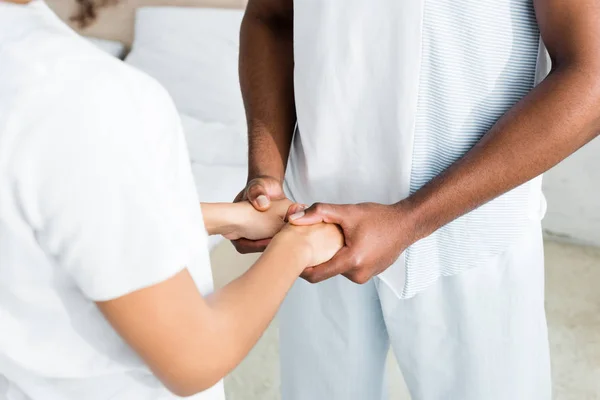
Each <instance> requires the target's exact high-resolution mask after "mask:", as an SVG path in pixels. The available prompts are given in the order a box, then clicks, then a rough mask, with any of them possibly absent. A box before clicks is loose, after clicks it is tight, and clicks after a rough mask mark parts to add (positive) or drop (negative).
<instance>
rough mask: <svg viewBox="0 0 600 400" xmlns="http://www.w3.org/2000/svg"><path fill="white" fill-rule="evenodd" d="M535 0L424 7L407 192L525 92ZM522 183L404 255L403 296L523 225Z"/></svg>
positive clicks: (459, 0) (532, 59)
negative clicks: (416, 101)
mask: <svg viewBox="0 0 600 400" xmlns="http://www.w3.org/2000/svg"><path fill="white" fill-rule="evenodd" d="M532 1H533V0H425V5H424V7H425V9H424V21H423V42H422V46H423V47H422V60H421V76H420V82H419V100H418V106H417V116H416V124H415V141H414V149H413V164H412V172H411V192H415V191H416V190H418V189H419V188H420V187H422V186H423V185H425V184H426V183H427V182H429V181H430V180H431V179H432V178H434V177H435V176H437V175H438V174H440V173H441V172H442V171H444V170H445V169H446V168H448V167H449V166H450V165H451V164H452V163H454V162H455V161H456V160H458V159H459V158H460V157H462V156H463V155H464V154H465V153H466V152H467V151H468V150H469V149H470V148H471V147H472V146H473V145H474V144H475V143H476V142H477V141H479V140H480V138H481V137H482V136H483V135H484V134H485V133H486V132H487V131H488V130H489V129H490V128H491V127H492V126H493V125H494V123H495V122H496V121H497V120H498V118H500V117H501V116H502V115H503V114H504V113H505V112H506V111H507V110H508V109H509V108H510V107H511V106H513V105H514V104H515V103H517V102H518V101H519V100H520V99H521V98H522V97H524V96H525V95H526V94H527V93H528V92H529V91H530V90H531V89H532V87H533V85H534V79H535V72H536V64H537V56H538V49H539V32H538V29H537V23H536V19H535V12H534V8H533V2H532ZM533 201H535V196H532V188H531V187H530V185H529V184H525V185H522V186H521V187H518V188H516V189H515V190H513V191H511V192H509V193H507V194H505V195H503V196H501V197H499V198H497V199H495V200H493V201H491V202H489V203H488V204H486V205H484V206H482V207H480V208H478V209H477V210H475V211H473V212H471V213H469V214H467V215H465V216H463V217H461V218H459V219H457V220H456V221H454V222H452V223H450V224H448V225H446V226H445V227H443V228H441V229H440V230H438V231H437V232H435V233H434V234H433V235H431V236H429V237H427V238H425V239H423V240H421V241H419V242H417V243H415V244H414V245H413V246H411V247H410V248H409V249H408V250H407V252H406V283H405V287H404V292H403V293H402V297H411V296H413V295H414V294H416V293H418V292H419V291H421V290H422V289H424V288H425V287H427V286H429V285H431V284H432V283H433V282H435V281H436V280H437V279H438V278H439V277H440V276H444V275H452V274H456V273H459V272H462V271H463V270H466V269H469V268H473V267H477V266H482V265H485V264H486V263H489V262H490V260H491V259H492V258H493V257H495V256H497V255H498V254H500V253H501V252H502V251H504V250H505V249H506V248H507V247H508V246H509V245H510V244H511V243H513V241H514V240H515V239H516V238H518V237H519V235H520V234H522V233H523V232H524V231H525V229H526V226H527V221H528V218H529V216H530V213H531V207H535V206H536V205H535V204H533V205H532V202H533Z"/></svg>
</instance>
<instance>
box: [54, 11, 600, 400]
mask: <svg viewBox="0 0 600 400" xmlns="http://www.w3.org/2000/svg"><path fill="white" fill-rule="evenodd" d="M46 1H47V3H48V4H49V5H50V7H51V8H53V9H54V10H55V12H56V13H57V14H58V15H59V16H60V17H61V18H63V19H64V20H65V21H67V22H68V23H69V24H70V25H71V26H72V27H73V28H74V29H76V30H78V31H79V32H80V33H82V34H83V35H85V36H87V37H89V38H90V40H91V41H93V42H94V44H96V45H97V46H100V47H101V48H102V49H104V50H105V51H107V52H109V53H111V54H112V55H114V56H115V57H118V58H121V59H123V60H124V62H126V63H128V64H130V65H131V66H133V67H135V68H138V69H141V70H143V71H145V72H146V73H148V74H150V75H152V76H153V77H155V78H156V79H157V80H159V81H160V82H161V83H162V84H163V85H164V86H165V87H166V88H167V90H168V91H169V92H170V94H171V96H172V97H173V98H174V100H175V103H176V105H177V107H178V109H179V112H180V114H181V118H182V122H183V126H184V129H185V132H186V136H187V139H188V144H189V147H190V159H191V162H192V168H193V171H194V175H195V179H196V183H197V187H198V192H199V195H200V198H201V200H202V201H230V200H231V199H233V198H234V196H235V195H236V194H237V192H239V190H241V188H242V187H243V186H244V184H245V179H246V170H245V165H246V131H245V120H244V112H243V107H242V103H241V95H240V93H239V87H238V81H237V54H238V33H239V32H238V31H239V24H240V21H241V18H242V14H243V8H244V6H245V4H246V1H245V0H120V1H119V0H46ZM544 192H545V194H546V197H547V200H548V212H547V215H546V218H545V221H544V229H545V234H546V239H547V240H546V271H547V273H546V276H547V283H546V285H547V301H546V309H547V312H548V323H549V328H550V341H551V351H552V368H553V378H554V397H555V399H560V400H567V399H569V400H571V399H573V400H593V399H600V139H597V140H595V141H594V142H592V143H591V144H590V145H588V146H587V147H585V148H583V149H582V150H580V151H579V152H578V153H576V154H575V155H574V156H572V157H571V158H569V159H567V160H566V161H564V162H563V163H562V164H561V165H559V166H558V167H556V168H555V169H553V170H552V171H550V172H549V173H548V174H546V177H545V181H544ZM211 247H212V258H213V271H214V274H215V279H216V282H217V285H223V284H225V283H227V282H229V281H230V280H232V279H234V278H235V277H237V276H238V275H239V274H241V273H242V272H243V271H244V270H245V269H246V268H247V267H248V266H249V265H250V264H251V263H252V262H253V261H254V260H255V257H254V256H241V255H238V254H237V253H236V252H235V251H234V250H233V247H232V246H231V245H230V244H229V243H227V242H225V241H221V240H220V239H218V238H217V239H214V240H213V241H212V242H211ZM278 368H279V367H278V345H277V321H276V320H275V321H274V322H273V324H272V326H271V327H270V328H269V330H268V331H267V333H266V334H265V335H264V337H263V338H262V339H261V341H260V343H259V344H258V345H257V347H256V348H255V349H254V350H253V351H252V353H251V354H250V356H249V357H248V358H247V359H246V360H245V361H244V363H243V364H242V365H241V366H240V367H239V368H238V369H236V370H235V371H234V372H233V373H232V374H231V375H230V376H229V377H228V378H227V381H226V390H227V395H228V399H229V400H241V399H243V400H275V399H279V394H278V385H279V369H278ZM389 374H390V378H389V382H390V398H391V399H392V400H405V399H410V396H409V394H408V393H407V392H406V389H405V387H404V383H403V380H402V376H401V374H400V371H399V370H398V367H397V365H396V363H395V361H394V359H393V357H392V356H390V359H389ZM307 400H310V399H307ZM365 400H370V399H365ZM451 400H460V399H451ZM482 400H485V399H482ZM507 400H509V399H507ZM510 400H521V399H510ZM522 400H527V399H522Z"/></svg>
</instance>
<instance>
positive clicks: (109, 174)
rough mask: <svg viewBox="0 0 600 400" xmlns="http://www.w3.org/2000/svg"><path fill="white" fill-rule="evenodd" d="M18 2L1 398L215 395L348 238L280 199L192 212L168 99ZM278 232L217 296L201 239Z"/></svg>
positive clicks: (191, 192)
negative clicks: (298, 221)
mask: <svg viewBox="0 0 600 400" xmlns="http://www.w3.org/2000/svg"><path fill="white" fill-rule="evenodd" d="M24 2H25V1H24V0H14V1H11V2H8V1H6V0H5V1H0V399H2V400H6V399H8V400H17V399H19V400H22V399H32V400H81V399H85V400H107V399H111V400H138V399H153V400H154V399H171V398H176V397H177V396H194V397H193V398H194V399H223V396H224V395H223V390H222V385H220V384H218V382H219V381H220V379H221V378H222V377H223V376H225V375H226V374H227V373H228V372H229V371H231V369H233V368H234V367H235V366H236V365H237V364H238V363H239V362H240V361H241V360H242V359H243V357H244V356H245V355H246V354H247V352H248V351H249V350H250V348H251V347H252V346H253V345H254V344H255V343H256V341H257V340H258V338H259V337H260V335H261V334H262V332H263V331H264V330H265V328H266V327H267V325H268V323H269V321H270V320H271V319H272V318H273V315H274V314H275V312H276V310H277V308H278V307H279V305H280V304H281V302H282V301H283V298H284V296H285V294H286V292H287V291H288V289H289V288H290V287H291V285H292V283H293V282H294V280H295V279H296V278H297V277H298V275H299V274H300V273H301V271H302V270H303V269H305V268H307V267H310V266H312V265H316V264H319V263H322V262H324V261H326V260H328V259H329V258H331V257H332V256H333V254H334V253H335V252H336V251H337V250H338V249H339V248H340V247H341V246H342V242H343V239H342V236H341V234H340V233H339V231H338V229H337V227H335V226H333V225H325V224H320V225H315V226H311V227H296V226H288V225H284V222H283V220H284V216H285V215H286V212H287V211H288V208H289V207H290V203H288V202H281V203H277V204H276V205H275V207H273V209H272V210H270V211H267V212H258V211H255V210H254V209H253V207H252V206H251V205H250V204H249V203H236V204H203V205H202V209H200V207H199V206H198V199H197V196H196V190H195V187H194V183H193V179H192V175H191V171H190V165H189V161H188V155H187V149H186V145H185V141H184V137H183V134H182V131H181V126H180V123H179V119H178V115H177V112H176V110H175V108H174V106H173V104H172V101H171V100H170V98H169V97H168V95H167V94H166V93H165V91H164V90H163V89H162V88H161V87H160V86H159V85H158V84H157V83H155V82H154V81H153V80H152V79H150V78H149V77H147V76H145V75H144V74H142V73H140V72H138V71H135V70H133V69H132V68H129V67H128V66H126V65H125V64H123V63H121V62H119V61H117V60H114V59H112V58H111V57H109V56H106V55H104V54H103V53H102V52H100V51H99V50H96V49H95V48H94V47H93V46H92V45H89V44H88V43H87V42H86V41H85V40H83V39H81V38H79V37H78V35H76V34H75V33H74V32H72V31H71V30H70V29H69V28H68V27H67V26H65V25H64V24H63V23H62V22H61V21H59V20H58V19H57V18H56V17H55V16H54V14H53V13H52V12H51V11H50V10H49V9H48V8H47V6H46V5H45V4H44V3H43V2H41V1H33V2H30V3H28V4H17V3H24ZM25 3H26V2H25ZM295 207H296V208H297V207H298V206H295ZM292 211H293V210H292ZM205 227H206V229H205ZM282 228H283V229H282ZM280 229H281V232H280V233H278V234H277V235H276V236H275V237H274V239H273V240H272V241H271V243H270V245H269V246H268V248H267V250H266V251H265V253H264V254H263V255H262V256H261V257H260V258H259V259H258V261H257V262H256V263H255V264H254V265H253V266H252V268H250V270H249V271H248V272H247V273H245V274H244V275H243V276H242V277H240V278H239V279H237V280H236V281H234V282H232V283H230V284H229V285H227V286H226V287H224V288H223V289H222V290H219V291H216V292H214V293H211V292H212V278H211V272H210V266H209V257H208V250H207V247H206V231H208V233H209V234H223V235H226V236H227V237H229V238H232V239H235V238H238V237H247V238H249V239H261V238H266V237H271V236H272V235H273V234H275V233H276V232H278V231H279V230H280ZM197 393H199V394H197Z"/></svg>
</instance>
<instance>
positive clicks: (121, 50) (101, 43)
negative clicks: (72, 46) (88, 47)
mask: <svg viewBox="0 0 600 400" xmlns="http://www.w3.org/2000/svg"><path fill="white" fill-rule="evenodd" d="M85 38H86V39H87V40H89V41H90V42H92V43H93V44H94V45H96V46H97V47H99V48H100V49H101V50H104V51H105V52H107V53H108V54H110V55H112V56H114V57H117V58H120V59H122V58H123V56H124V55H125V45H124V44H123V43H121V42H118V41H116V40H106V39H99V38H94V37H89V36H86V37H85Z"/></svg>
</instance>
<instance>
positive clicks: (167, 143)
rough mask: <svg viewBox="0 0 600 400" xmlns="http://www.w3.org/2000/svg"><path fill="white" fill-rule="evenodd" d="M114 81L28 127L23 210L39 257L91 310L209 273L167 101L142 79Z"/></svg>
mask: <svg viewBox="0 0 600 400" xmlns="http://www.w3.org/2000/svg"><path fill="white" fill-rule="evenodd" d="M115 80H116V81H117V82H111V81H110V80H109V79H106V80H104V81H102V80H101V79H100V80H94V79H91V80H90V81H89V82H87V83H84V84H83V85H82V86H78V87H77V88H72V89H70V90H64V91H63V92H62V94H61V96H60V98H58V99H57V101H56V102H55V104H53V105H52V106H50V107H48V109H47V110H46V111H44V112H43V113H42V114H43V115H38V116H36V118H35V121H34V122H32V123H31V127H30V129H33V130H34V131H35V134H32V135H31V137H32V140H31V146H30V147H31V151H30V152H29V159H30V161H29V163H30V168H29V170H30V171H31V174H30V179H29V181H30V182H28V184H27V185H26V187H27V190H26V192H27V194H26V195H25V196H24V197H25V203H26V206H25V210H26V212H27V214H28V218H29V219H30V221H31V225H32V226H33V227H34V231H35V235H36V238H37V240H38V243H39V244H40V246H41V247H42V248H43V250H44V251H45V252H46V253H47V254H48V255H49V256H50V257H52V258H53V259H54V261H55V263H56V265H57V268H62V269H64V270H65V271H66V272H67V273H68V274H69V275H70V276H71V277H72V278H73V279H74V281H75V282H76V284H77V286H79V288H80V289H81V290H82V291H83V293H84V294H85V295H86V296H87V297H89V298H90V299H92V300H95V301H103V300H109V299H114V298H117V297H120V296H123V295H125V294H128V293H131V292H133V291H136V290H139V289H142V288H145V287H148V286H151V285H153V284H156V283H159V282H161V281H164V280H166V279H168V278H170V277H172V276H173V275H175V274H177V273H178V272H179V271H181V270H182V269H185V268H186V267H188V266H189V265H190V263H195V262H196V263H197V262H199V261H200V262H204V263H206V264H208V249H207V238H206V231H205V228H204V225H203V220H202V214H201V210H200V204H199V201H198V198H197V194H196V190H195V186H194V181H193V177H192V173H191V166H190V162H189V157H188V153H187V148H186V144H185V139H184V135H183V132H182V129H181V125H180V122H179V116H178V114H177V112H176V110H175V108H174V105H173V103H172V101H171V99H170V98H169V96H168V95H167V94H166V92H165V91H164V90H163V89H162V88H161V87H160V86H159V85H158V84H156V83H155V82H154V81H153V80H151V79H149V78H146V77H145V76H143V77H137V76H136V75H134V74H131V79H128V80H127V81H126V82H124V81H119V80H118V79H116V78H115ZM201 268H209V265H203V266H201Z"/></svg>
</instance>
